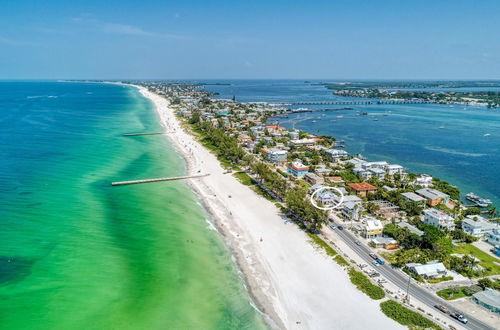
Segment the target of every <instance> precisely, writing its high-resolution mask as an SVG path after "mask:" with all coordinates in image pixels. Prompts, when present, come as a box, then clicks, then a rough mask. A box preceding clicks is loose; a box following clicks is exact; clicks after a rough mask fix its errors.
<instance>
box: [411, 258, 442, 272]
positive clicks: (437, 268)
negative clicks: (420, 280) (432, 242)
mask: <svg viewBox="0 0 500 330" xmlns="http://www.w3.org/2000/svg"><path fill="white" fill-rule="evenodd" d="M407 266H408V268H413V270H414V271H415V273H417V275H433V274H437V273H446V267H445V266H444V265H443V263H442V262H438V261H429V262H428V263H426V264H425V265H422V264H419V263H410V264H407Z"/></svg>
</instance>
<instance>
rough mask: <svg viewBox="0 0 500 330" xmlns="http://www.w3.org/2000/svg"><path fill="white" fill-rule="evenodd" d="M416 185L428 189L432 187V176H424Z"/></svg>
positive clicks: (418, 179) (421, 176)
mask: <svg viewBox="0 0 500 330" xmlns="http://www.w3.org/2000/svg"><path fill="white" fill-rule="evenodd" d="M414 185H415V186H422V187H424V188H428V187H430V186H432V176H430V175H427V174H422V175H420V176H419V177H418V178H417V179H416V180H415V183H414Z"/></svg>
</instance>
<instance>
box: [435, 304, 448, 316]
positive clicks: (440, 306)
mask: <svg viewBox="0 0 500 330" xmlns="http://www.w3.org/2000/svg"><path fill="white" fill-rule="evenodd" d="M434 307H435V308H437V309H439V310H440V311H441V312H443V313H445V314H448V313H449V312H450V310H449V309H448V307H446V306H443V305H440V304H437V305H434Z"/></svg>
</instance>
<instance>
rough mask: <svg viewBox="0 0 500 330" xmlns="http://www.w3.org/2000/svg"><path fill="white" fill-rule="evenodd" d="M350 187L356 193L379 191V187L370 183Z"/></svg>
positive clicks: (351, 184) (350, 184) (350, 185)
mask: <svg viewBox="0 0 500 330" xmlns="http://www.w3.org/2000/svg"><path fill="white" fill-rule="evenodd" d="M348 186H349V187H351V188H352V189H354V190H356V191H368V190H377V187H375V186H372V185H371V184H369V183H368V182H361V183H349V184H348Z"/></svg>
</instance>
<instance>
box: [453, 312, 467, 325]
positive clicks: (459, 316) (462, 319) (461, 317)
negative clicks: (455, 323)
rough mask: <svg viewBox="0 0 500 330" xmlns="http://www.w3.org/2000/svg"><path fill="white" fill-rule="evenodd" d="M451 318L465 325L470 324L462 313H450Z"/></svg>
mask: <svg viewBox="0 0 500 330" xmlns="http://www.w3.org/2000/svg"><path fill="white" fill-rule="evenodd" d="M450 316H451V317H453V318H454V319H456V320H459V321H460V322H462V323H463V324H467V322H469V321H468V320H467V319H466V318H465V316H464V315H463V314H462V313H459V312H453V313H450Z"/></svg>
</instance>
